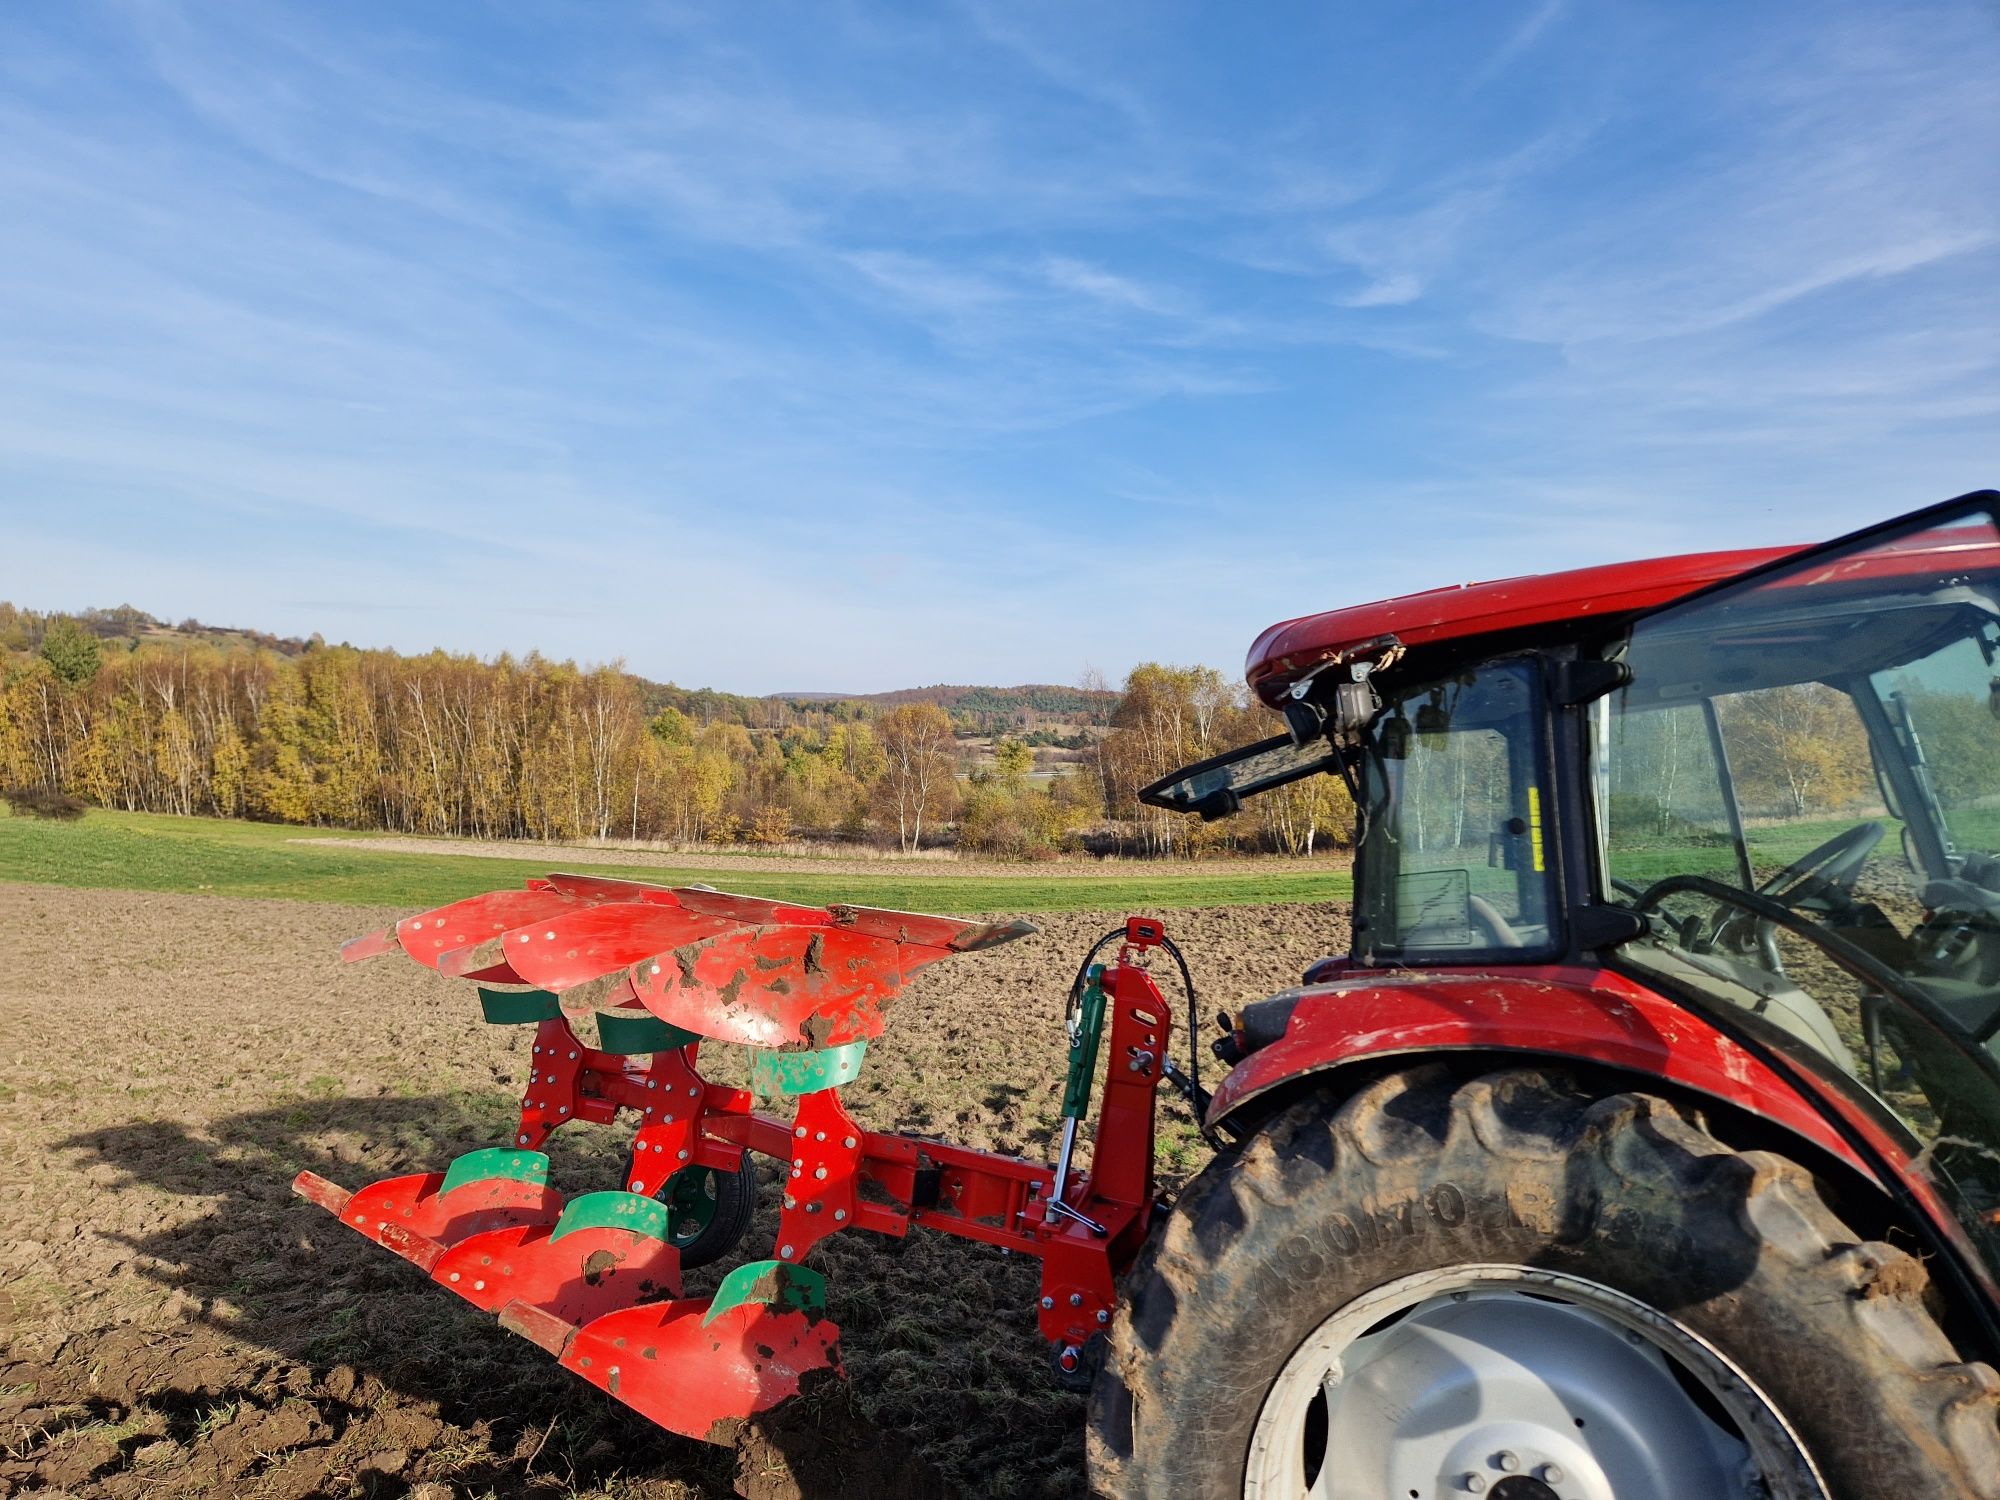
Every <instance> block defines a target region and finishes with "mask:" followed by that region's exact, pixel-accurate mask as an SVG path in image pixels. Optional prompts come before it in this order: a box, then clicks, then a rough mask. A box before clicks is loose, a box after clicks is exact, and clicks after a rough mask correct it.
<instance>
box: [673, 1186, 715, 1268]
mask: <svg viewBox="0 0 2000 1500" xmlns="http://www.w3.org/2000/svg"><path fill="white" fill-rule="evenodd" d="M719 1191H720V1185H719V1184H718V1183H717V1181H716V1176H715V1168H713V1167H684V1168H683V1169H682V1170H680V1171H678V1172H676V1173H674V1177H673V1181H672V1182H671V1183H669V1184H668V1187H667V1209H668V1218H667V1226H668V1227H667V1241H668V1243H669V1244H671V1245H672V1246H673V1247H674V1248H675V1249H676V1250H685V1249H686V1248H687V1247H688V1246H689V1245H692V1244H693V1243H694V1242H695V1241H696V1240H698V1239H700V1238H701V1237H702V1235H703V1233H705V1232H706V1231H707V1229H708V1226H709V1225H711V1224H713V1223H714V1222H715V1208H716V1194H717V1193H718V1192H719Z"/></svg>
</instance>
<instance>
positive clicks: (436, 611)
mask: <svg viewBox="0 0 2000 1500" xmlns="http://www.w3.org/2000/svg"><path fill="white" fill-rule="evenodd" d="M1995 77H2000V9H1996V8H1995V6H1994V5H1993V4H1991V3H1944V4H1922V3H1900V0H1899V3H1898V4H1895V5H1893V6H1884V5H1880V4H1872V5H1869V4H1845V3H1841V0H1815V3H1811V4H1806V3H1774V4H1768V5H1756V6H1745V5H1737V4H1721V3H1716V4H1703V3H1692V0H1654V3H1650V4H1641V3H1629V0H1595V3H1586V0H1519V3H1504V0H1453V3H1441V0H1433V3H1421V0H1409V3H1393V4H1373V3H1371V4H1362V3H1358V0H1357V3H1347V4H1320V5H1303V4H1279V3H1270V4H1259V5H1225V4H1210V5H1202V6H1194V5H1176V4H1167V3H1156V4H1147V5H1119V4H1113V3H1108V0H1107V3H1092V4H1089V5H1079V4H1068V5H1035V4H1027V3H1006V4H1002V3H992V4H979V3H969V4H948V3H947V4H935V5H917V4H908V5H901V4H898V5H888V4H883V5H858V4H857V5H842V4H832V3H828V4H790V5H788V4H778V3H770V4H757V5H742V4H717V5H714V6H698V5H697V6H679V5H666V4H662V5H645V6H637V5H618V4H605V5H592V6H588V7H579V6H573V5H556V4H547V3H534V0H521V3H511V4H506V5H496V6H490V7H477V6H473V5H452V6H409V5H401V4H396V5H391V4H374V5H370V4H343V5H340V6H314V7H305V6H288V5H280V4H248V3H245V4H202V5H189V6H176V5H172V4H164V3H162V4H134V5H129V6H123V5H97V4H84V3H77V4H68V3H57V0H22V3H17V4H12V5H8V6H6V7H4V9H0V523H4V524H0V598H12V599H14V600H16V601H17V602H22V603H27V604H31V605H35V606H39V607H44V608H47V607H59V608H74V607H80V606H82V605H84V604H91V603H94V604H109V603H116V602H124V601H130V602H131V603H134V604H137V605H139V606H140V607H142V608H145V609H150V610H152V611H154V612H155V613H159V614H163V615H169V616H173V617H176V618H178V617H180V616H183V615H188V614H194V615H199V616H201V617H202V618H204V619H209V620H212V621H218V622H222V623H231V624H247V625H254V626H258V627H261V628H265V629H271V630H276V631H280V632H283V633H296V634H306V633H310V632H312V631H314V630H317V631H320V632H322V633H323V634H325V635H326V636H327V637H328V638H329V639H333V640H339V639H343V638H346V639H351V640H353V641H355V642H356V643H357V644H366V645H393V646H397V647H400V648H403V649H416V648H423V647H428V646H430V645H433V644H441V645H444V646H447V647H451V648H454V649H465V650H473V651H477V652H480V653H482V654H487V653H493V652H497V651H500V650H512V651H516V652H520V651H525V650H527V649H530V648H540V649H541V650H543V651H544V652H546V653H550V654H554V655H565V656H567V655H574V656H578V657H581V658H584V659H589V660H604V659H609V658H615V657H622V658H624V659H625V660H626V661H627V663H628V664H629V665H630V666H631V667H632V668H633V669H634V670H636V671H640V672H643V673H645V674H647V675H649V676H654V677H660V678H673V679H675V680H677V681H680V682H683V683H688V684H701V683H708V684H713V685H716V686H721V687H727V688H731V689H735V690H738V691H752V692H764V691H774V690H780V689H803V688H812V689H847V690H872V689H881V688H889V687H897V686H905V685H909V684H913V683H922V682H934V681H952V682H1017V681H1026V680H1052V681H1059V682H1061V681H1074V680H1076V679H1077V678H1078V677H1079V675H1080V674H1081V673H1082V672H1083V671H1084V670H1085V669H1086V668H1087V667H1094V668H1096V669H1098V670H1100V671H1102V672H1104V673H1106V674H1108V675H1109V676H1111V677H1112V678H1114V679H1115V678H1116V677H1118V676H1119V675H1121V674H1122V673H1123V671H1124V670H1125V669H1126V668H1127V667H1129V666H1130V665H1131V664H1132V663H1133V662H1135V661H1138V660H1143V659H1149V658H1150V659H1163V660H1171V661H1181V662H1193V661H1206V662H1211V663H1214V664H1217V665H1219V666H1222V667H1224V668H1225V669H1227V670H1230V671H1232V672H1233V671H1234V670H1235V669H1236V667H1237V664H1238V663H1240V661H1241V656H1242V651H1243V649H1244V647H1245V646H1247V644H1248V643H1249V640H1250V638H1251V636H1252V635H1253V634H1254V633H1255V632H1256V631H1257V630H1258V629H1260V628H1261V627H1262V626H1264V625H1266V624H1268V623H1269V622H1271V621H1272V620H1275V619H1278V618H1281V617H1283V616H1287V615H1291V614H1297V613H1300V612H1303V611H1306V610H1310V609H1316V608H1325V607H1330V606H1333V605H1337V604H1343V603H1353V602H1358V601H1360V600H1363V599H1366V598H1372V597H1379V596H1382V595H1385V594H1391V593H1398V592H1404V591H1408V590H1411V589H1417V588H1425V587H1430V586H1433V585H1437V584H1441V583H1449V582H1458V581H1463V580H1466V579H1472V578H1481V577H1493V576H1498V575H1504V574H1508V573H1518V572H1528V571H1540V570H1544V569H1548V568H1555V567H1566V566H1579V565H1583V564H1587V563H1593V562H1603V561H1610V560H1614V559H1617V558H1620V557H1625V556H1635V555H1645V554H1650V553H1656V552H1667V551H1683V550H1697V549H1704V548H1708V547H1712V546H1719V545H1730V544H1744V545H1749V544H1756V543H1767V542H1774V541H1788V540H1795V539H1810V538H1814V537H1818V536H1825V535H1830V534H1832V533H1834V532H1836V531H1839V530H1842V529H1846V528H1848V527H1850V526H1854V525H1859V524H1862V523H1864V522H1867V521H1870V520H1873V519H1877V518H1879V517H1880V516H1883V515H1886V514H1889V513H1892V512H1894V511H1898V510H1903V509H1908V508H1911V507H1914V506H1916V505H1919V504H1925V503H1928V502H1930V501H1933V500H1938V499H1943V498H1945V497H1947V496H1949V495H1952V494H1956V493H1958V492H1960V491H1963V490H1966V489H1971V488H1975V487H1978V486H1981V485H1993V484H2000V295H1996V293H1997V292H2000V111H1996V110H1995V109H1994V107H1993V79H1994V78H1995Z"/></svg>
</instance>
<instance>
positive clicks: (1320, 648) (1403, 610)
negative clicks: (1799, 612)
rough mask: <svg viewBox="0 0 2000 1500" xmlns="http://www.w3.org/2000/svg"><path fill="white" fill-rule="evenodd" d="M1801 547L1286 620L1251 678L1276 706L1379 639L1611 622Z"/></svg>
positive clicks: (1513, 581)
mask: <svg viewBox="0 0 2000 1500" xmlns="http://www.w3.org/2000/svg"><path fill="white" fill-rule="evenodd" d="M1797 550H1799V549H1797V548H1794V547H1763V548H1757V549H1754V550H1750V551H1743V552H1696V553H1690V554H1688V555H1686V556H1683V557H1659V558H1653V559H1651V560H1650V561H1647V562H1631V563H1613V564H1611V565H1609V566H1606V567H1600V568H1576V569H1573V570H1571V571H1570V572H1567V573H1540V574H1533V575H1530V576H1527V577H1522V578H1501V579H1496V580H1494V581H1492V582H1490V583H1467V584H1461V585H1458V586H1457V587H1453V588H1441V589H1430V590H1427V591H1426V592H1424V593H1421V594H1405V595H1403V596H1402V597H1401V598H1398V599H1384V600H1382V601H1380V602H1379V603H1374V604H1356V605H1351V606H1349V607H1348V608H1346V609H1330V610H1327V611H1325V612H1324V613H1321V614H1316V615H1301V616H1299V617H1298V618H1297V619H1292V620H1281V621H1279V622H1278V623H1277V624H1276V625H1273V626H1271V627H1270V628H1269V629H1268V630H1266V631H1265V632H1264V633H1263V634H1262V635H1260V636H1258V637H1257V639H1256V640H1255V641H1254V642H1252V643H1251V646H1250V655H1249V658H1248V660H1247V661H1246V662H1245V663H1244V669H1243V670H1244V676H1245V677H1246V678H1247V679H1248V681H1249V683H1250V685H1251V687H1253V688H1255V689H1256V690H1257V693H1258V695H1259V696H1260V697H1262V698H1263V699H1264V700H1265V702H1267V703H1275V702H1277V700H1278V697H1279V695H1280V693H1281V691H1282V690H1283V688H1284V687H1285V686H1286V685H1287V684H1288V683H1290V682H1291V681H1292V680H1293V679H1294V678H1296V677H1297V676H1298V675H1299V674H1300V673H1301V672H1304V671H1307V670H1309V669H1310V668H1312V667H1315V666H1317V665H1318V664H1319V663H1320V662H1323V661H1327V660H1330V659H1332V658H1333V657H1334V656H1336V655H1338V654H1339V653H1340V652H1341V651H1342V650H1344V649H1351V648H1352V647H1354V646H1357V645H1359V644H1361V643H1362V642H1365V641H1370V640H1374V639H1375V638H1376V637H1378V636H1384V635H1393V636H1395V637H1396V639H1398V640H1399V641H1401V642H1402V643H1403V644H1404V645H1405V646H1423V645H1429V644H1432V643H1434V642H1437V641H1447V640H1455V639H1458V638H1459V637H1462V636H1471V635H1487V634H1491V633H1493V632H1496V631H1503V630H1521V629H1525V628H1527V627H1530V626H1535V625H1551V624H1556V623H1559V622H1563V621H1568V620H1580V619H1593V618H1600V617H1602V618H1612V619H1615V618H1617V617H1619V616H1622V615H1630V614H1635V613H1637V612H1638V611H1640V610H1644V609H1653V608H1656V607H1657V606H1659V605H1662V604H1669V603H1671V602H1673V601H1674V600H1675V599H1678V598H1681V597H1682V596H1683V595H1685V594H1691V593H1693V592H1694V591H1695V590H1696V589H1698V588H1704V587H1706V586H1707V585H1709V584H1712V583H1719V582H1721V581H1722V580H1723V579H1725V578H1734V577H1735V576H1736V575H1737V574H1739V573H1743V572H1746V571H1748V570H1749V569H1751V568H1754V567H1757V566H1759V565H1760V564H1763V563H1768V562H1774V561H1776V560H1777V559H1778V558H1781V557H1786V556H1789V555H1790V554H1791V553H1793V552H1795V551H1797Z"/></svg>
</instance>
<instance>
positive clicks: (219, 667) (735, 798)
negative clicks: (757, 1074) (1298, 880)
mask: <svg viewBox="0 0 2000 1500" xmlns="http://www.w3.org/2000/svg"><path fill="white" fill-rule="evenodd" d="M933 693H934V694H937V695H938V696H937V697H932V696H929V695H931V694H933ZM940 698H942V699H943V700H944V701H939V699H940ZM996 721H997V722H996ZM1274 724H1275V721H1274V720H1273V719H1272V717H1271V716H1270V715H1269V714H1268V713H1267V712H1265V711H1264V710H1263V709H1261V708H1255V707H1252V706H1250V705H1249V704H1248V703H1247V702H1246V701H1245V698H1244V696H1243V693H1242V690H1241V688H1240V687H1238V686H1235V685H1232V684H1230V683H1227V682H1225V681H1224V680H1223V679H1222V677H1221V676H1220V674H1218V673H1216V672H1215V671H1214V670H1212V669H1210V668H1205V667H1167V666H1161V665H1158V664H1146V665H1142V666H1140V667H1137V668H1135V669H1134V670H1133V671H1132V673H1131V674H1130V675H1129V676H1128V678H1127V679H1126V681H1125V683H1124V685H1123V688H1122V690H1121V691H1116V692H1112V691H1104V690H1098V691H1088V692H1087V691H1085V690H1081V689H1064V688H1040V687H1027V688H1008V689H996V688H978V687H971V688H942V689H912V690H908V691H907V692H902V693H893V694H882V695H876V696H875V697H874V698H872V699H871V698H846V699H834V700H823V699H817V698H810V697H779V698H749V697H743V696H740V695H734V694H728V693H720V692H716V691H714V690H710V689H700V690H686V689H681V688H677V687H674V686H672V685H665V684H658V683H651V682H647V681H644V680H643V679H640V678H637V677H634V676H633V675H631V674H629V673H627V672H625V671H624V670H623V669H622V667H620V666H619V665H616V664H612V665H604V666H589V667H586V666H579V665H577V664H575V663H573V662H566V661H565V662H556V661H550V660H547V659H546V658H543V657H540V656H535V655H530V656H527V657H523V658H518V659H517V658H512V657H506V656H502V657H498V658H495V659H492V660H482V659H479V658H475V657H472V656H466V655H454V654H450V653H446V652H443V651H433V652H429V653H425V654H422V655H402V654H399V653H396V652H393V651H385V650H360V649H357V648H355V647H352V646H345V645H337V646H330V645H327V644H326V643H325V642H323V641H321V640H319V639H318V638H317V637H315V638H312V639H310V640H306V641H296V640H290V639H281V638H277V637H273V636H269V635H264V634H260V633H258V632H255V631H248V630H221V629H218V628H214V627H209V626H205V625H202V624H201V623H200V622H197V621H192V620H190V621H185V622H183V623H182V624H180V625H178V626H172V627H169V626H166V625H164V624H162V623H161V622H159V621H157V620H155V619H153V618H152V617H151V616H149V615H145V614H144V613H143V612H141V611H138V610H134V609H131V608H130V607H129V606H128V607H124V608H121V609H117V610H91V611H86V612H84V613H83V614H81V615H77V616H61V615H40V614H35V613H32V612H30V611H25V610H20V609H17V608H15V607H13V606H11V605H7V604H0V788H16V789H19V788H35V787H44V788H53V789H55V790H57V791H59V792H60V793H63V794H66V795H68V796H71V797H75V798H79V799H81V800H83V801H85V802H88V803H92V804H95V805H98V806H103V807H115V808H122V809H126V810H131V811H152V812H167V813H179V814H184V815H194V814H205V815H214V816H222V817H250V818H257V819H263V820H268V821H274V822H282V823H294V824H315V825H330V826H337V827H346V828H357V829H371V828H374V829H387V830H393V831H397V832H409V833H427V834H459V835H471V836H478V837H485V838H508V837H525V838H537V839H553V840H573V839H609V838H633V839H657V840H669V841H675V842H683V843H715V844H732V843H761V844H774V843H780V842H785V841H789V840H793V839H798V838H802V837H806V838H811V837H819V838H841V839H848V840H854V839H874V840H879V841H882V842H886V843H893V844H897V845H900V846H901V847H903V848H906V849H912V848H917V847H928V846H936V845H939V844H956V845H959V846H961V847H964V848H967V849H972V850H978V851H981V852H983V853H989V854H997V855H1003V856H1009V857H1025V858H1034V857H1046V856H1050V855H1054V854H1058V853H1062V852H1065V851H1074V850H1080V849H1084V848H1090V849H1094V850H1097V851H1100V852H1104V851H1110V850H1124V851H1130V852H1143V853H1148V854H1159V855H1177V854H1178V855H1185V854H1192V853H1198V852H1201V851H1204V850H1208V849H1219V848H1228V849H1239V850H1253V849H1277V850H1283V851H1286V852H1291V853H1310V852H1313V851H1314V850H1315V849H1321V848H1325V847H1327V846H1328V845H1329V844H1330V843H1334V842H1339V841H1341V840H1344V839H1345V837H1346V833H1347V830H1348V827H1349V824H1350V822H1351V809H1350V807H1349V805H1348V803H1347V798H1346V793H1345V791H1344V790H1343V789H1342V788H1341V787H1340V786H1339V785H1338V784H1337V783H1336V782H1334V781H1333V780H1331V779H1330V778H1318V779H1316V780H1315V781H1314V782H1312V783H1302V784H1300V785H1299V786H1298V787H1297V788H1293V789H1287V790H1286V792H1284V793H1280V794H1274V795H1272V796H1270V797H1267V798H1263V799H1259V802H1258V803H1257V804H1256V805H1255V810H1254V812H1253V813H1252V814H1248V815H1245V816H1242V817H1238V818H1235V819H1231V820H1228V821H1227V822H1225V823H1219V824H1213V825H1202V824H1199V823H1196V822H1194V821H1193V820H1191V819H1187V818H1184V817H1177V816H1173V815H1169V814H1163V813H1157V812H1149V811H1147V810H1145V809H1141V808H1140V807H1139V806H1138V804H1137V801H1136V799H1135V796H1134V793H1135V792H1136V790H1137V788H1138V787H1140V786H1143V785H1145V784H1146V783H1147V782H1149V781H1151V780H1154V779H1156V778H1157V777H1159V776H1162V775H1164V774H1166V773H1167V772H1168V771H1170V770H1173V769H1175V768H1176V767H1178V766H1181V765H1185V764H1187V763H1189V762H1191V761H1194V760H1198V759H1201V758H1203V757H1205V756H1208V755H1213V754H1215V753H1217V752H1218V751H1220V750H1223V749H1226V748H1229V747H1230V746H1232V745H1236V744H1242V743H1247V742H1248V741H1250V740H1252V739H1257V738H1261V737H1263V736H1265V735H1268V734H1269V733H1271V732H1272V729H1273V727H1274Z"/></svg>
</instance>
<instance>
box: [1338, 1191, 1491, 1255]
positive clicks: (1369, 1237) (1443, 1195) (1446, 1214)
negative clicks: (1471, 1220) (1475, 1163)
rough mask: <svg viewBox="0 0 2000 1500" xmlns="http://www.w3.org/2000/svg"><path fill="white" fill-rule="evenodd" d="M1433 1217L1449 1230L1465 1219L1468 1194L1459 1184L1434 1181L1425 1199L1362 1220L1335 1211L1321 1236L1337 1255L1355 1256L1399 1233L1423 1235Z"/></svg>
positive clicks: (1426, 1192)
mask: <svg viewBox="0 0 2000 1500" xmlns="http://www.w3.org/2000/svg"><path fill="white" fill-rule="evenodd" d="M1420 1206H1421V1211H1419V1209H1420ZM1432 1220H1435V1221H1436V1222H1437V1223H1438V1224H1440V1225H1442V1226H1443V1227H1444V1228H1446V1229H1451V1228H1454V1227H1456V1226H1457V1225H1459V1224H1463V1223H1464V1222H1465V1194H1464V1193H1463V1192H1461V1191H1460V1190H1459V1188H1458V1186H1457V1184H1455V1183H1450V1182H1439V1183H1433V1184H1432V1185H1431V1186H1430V1187H1429V1188H1428V1189H1427V1190H1426V1191H1425V1192H1424V1194H1423V1196H1422V1197H1421V1198H1406V1199H1405V1200H1404V1201H1403V1202H1401V1203H1397V1204H1392V1205H1390V1206H1389V1207H1387V1208H1379V1209H1377V1210H1375V1212H1373V1213H1371V1214H1363V1215H1361V1217H1360V1219H1359V1221H1358V1222H1357V1221H1356V1220H1355V1219H1353V1218H1350V1217H1349V1216H1348V1215H1346V1214H1335V1215H1334V1216H1333V1217H1332V1218H1330V1219H1328V1220H1327V1221H1326V1223H1325V1224H1324V1225H1323V1226H1322V1230H1321V1236H1322V1238H1324V1239H1325V1241H1326V1243H1327V1245H1328V1247H1329V1248H1331V1249H1332V1250H1333V1251H1334V1252H1335V1253H1336V1254H1339V1255H1355V1254H1358V1253H1359V1252H1360V1251H1361V1250H1362V1249H1363V1248H1364V1247H1366V1248H1368V1249H1373V1248H1374V1247H1375V1246H1377V1245H1379V1244H1381V1243H1382V1241H1383V1240H1385V1239H1389V1238H1391V1237H1394V1236H1397V1235H1400V1236H1402V1237H1404V1238H1408V1237H1409V1236H1411V1235H1416V1234H1422V1233H1423V1232H1424V1231H1425V1230H1426V1229H1428V1228H1429V1227H1430V1221H1432Z"/></svg>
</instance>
